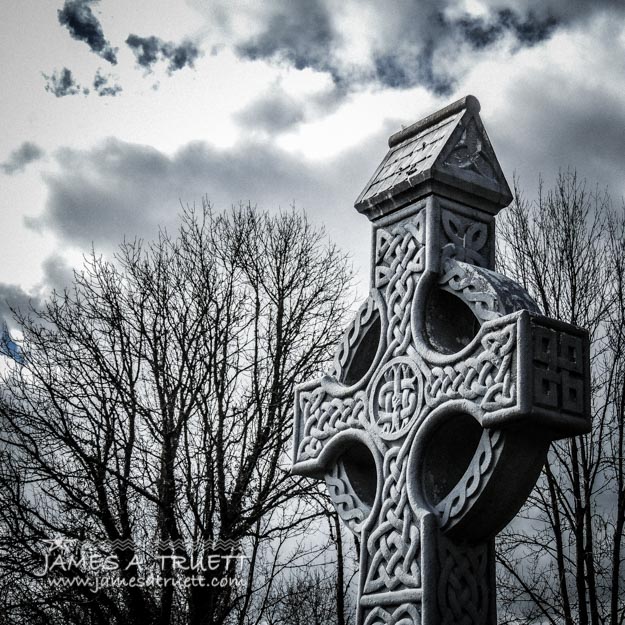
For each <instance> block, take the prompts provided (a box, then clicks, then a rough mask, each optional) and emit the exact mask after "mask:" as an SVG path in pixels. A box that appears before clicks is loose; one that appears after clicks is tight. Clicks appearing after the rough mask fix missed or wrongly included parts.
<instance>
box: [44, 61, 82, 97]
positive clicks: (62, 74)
mask: <svg viewBox="0 0 625 625" xmlns="http://www.w3.org/2000/svg"><path fill="white" fill-rule="evenodd" d="M41 75H42V76H43V77H44V78H45V79H46V86H45V89H46V91H49V92H50V93H52V94H53V95H55V96H56V97H57V98H62V97H64V96H66V95H77V94H78V93H81V92H82V93H83V94H84V95H87V94H88V93H89V89H82V88H81V86H80V85H79V84H78V83H77V82H76V79H75V78H74V76H73V74H72V72H71V70H69V69H67V67H64V68H63V69H62V70H60V71H59V70H54V72H52V74H51V75H48V74H44V73H43V72H42V73H41Z"/></svg>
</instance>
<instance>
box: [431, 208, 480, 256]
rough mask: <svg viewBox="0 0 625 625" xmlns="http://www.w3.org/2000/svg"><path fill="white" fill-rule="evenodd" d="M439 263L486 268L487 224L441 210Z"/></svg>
mask: <svg viewBox="0 0 625 625" xmlns="http://www.w3.org/2000/svg"><path fill="white" fill-rule="evenodd" d="M441 225H442V226H443V227H442V232H441V238H442V240H441V263H445V261H447V260H450V259H455V260H459V261H464V262H467V263H472V264H474V265H479V266H480V267H488V266H489V265H490V253H491V242H490V241H489V236H488V235H489V232H488V230H489V228H488V224H487V223H485V222H482V221H476V220H475V219H469V218H468V217H464V216H462V215H459V214H458V213H453V212H451V211H450V210H446V209H442V210H441Z"/></svg>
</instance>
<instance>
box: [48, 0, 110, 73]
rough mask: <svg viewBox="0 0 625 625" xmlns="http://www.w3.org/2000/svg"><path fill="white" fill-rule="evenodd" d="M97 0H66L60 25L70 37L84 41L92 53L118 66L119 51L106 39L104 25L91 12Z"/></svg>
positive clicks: (61, 12) (60, 14)
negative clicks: (117, 53) (117, 54)
mask: <svg viewBox="0 0 625 625" xmlns="http://www.w3.org/2000/svg"><path fill="white" fill-rule="evenodd" d="M96 2H97V0H65V4H64V5H63V8H62V9H59V11H58V18H59V23H60V24H61V25H62V26H65V27H66V28H67V30H69V33H70V35H71V36H72V37H73V38H74V39H77V40H78V41H84V42H85V43H86V44H87V45H88V46H89V47H90V48H91V51H92V52H95V54H97V55H98V56H100V57H102V58H103V59H104V60H105V61H108V62H109V63H111V64H112V65H115V64H117V56H116V51H117V49H116V48H115V49H114V48H112V47H111V44H110V43H109V42H108V41H107V40H106V38H105V37H104V32H103V30H102V25H101V24H100V22H99V20H98V18H97V17H96V16H95V15H94V14H93V12H92V11H91V6H90V5H92V4H95V3H96Z"/></svg>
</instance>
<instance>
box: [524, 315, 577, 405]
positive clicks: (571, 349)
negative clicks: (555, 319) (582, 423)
mask: <svg viewBox="0 0 625 625" xmlns="http://www.w3.org/2000/svg"><path fill="white" fill-rule="evenodd" d="M533 335H534V344H533V361H534V401H535V402H536V403H537V404H538V405H540V406H544V407H545V408H548V409H550V410H559V411H562V412H566V413H569V414H572V415H575V416H581V415H582V414H583V412H584V408H585V405H586V400H585V397H584V368H583V362H584V351H583V343H582V340H581V338H580V337H578V336H572V335H571V334H569V333H566V332H558V330H557V329H555V328H548V327H545V326H541V325H538V324H534V329H533Z"/></svg>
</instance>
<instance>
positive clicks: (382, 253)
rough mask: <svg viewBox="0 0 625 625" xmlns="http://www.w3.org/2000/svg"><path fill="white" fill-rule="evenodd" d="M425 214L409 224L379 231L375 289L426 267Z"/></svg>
mask: <svg viewBox="0 0 625 625" xmlns="http://www.w3.org/2000/svg"><path fill="white" fill-rule="evenodd" d="M424 245H425V211H424V210H421V211H420V212H419V213H418V214H417V215H416V216H415V217H413V218H412V219H411V220H410V221H408V222H407V223H400V224H395V225H394V226H392V227H390V228H389V229H385V228H378V229H377V230H376V250H375V287H376V288H378V289H381V288H383V287H385V286H386V285H387V284H388V282H389V280H390V279H391V277H392V276H394V275H396V274H402V273H404V272H405V271H406V270H410V271H411V272H417V273H420V272H422V271H423V269H424V268H425V248H424Z"/></svg>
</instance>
